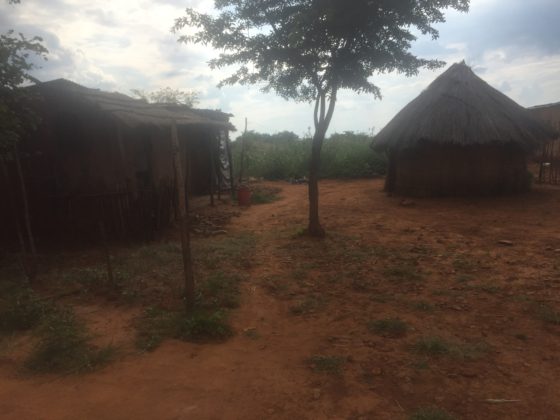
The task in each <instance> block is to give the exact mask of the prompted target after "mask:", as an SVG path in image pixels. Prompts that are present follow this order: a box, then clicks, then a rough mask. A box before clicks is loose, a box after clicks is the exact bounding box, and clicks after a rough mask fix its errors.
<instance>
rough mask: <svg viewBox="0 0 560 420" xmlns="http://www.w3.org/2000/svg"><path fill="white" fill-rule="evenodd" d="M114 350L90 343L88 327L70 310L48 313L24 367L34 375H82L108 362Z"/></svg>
mask: <svg viewBox="0 0 560 420" xmlns="http://www.w3.org/2000/svg"><path fill="white" fill-rule="evenodd" d="M113 354H114V348H112V347H111V346H107V347H104V348H101V349H97V348H95V347H94V346H92V345H90V344H89V337H88V335H87V332H86V329H85V326H84V325H83V324H81V323H80V322H79V321H78V320H77V319H76V317H75V316H74V313H73V312H72V311H71V310H68V309H64V310H63V309H58V310H55V311H53V312H52V313H50V314H48V315H47V316H46V317H45V319H44V320H43V322H42V324H41V326H40V329H39V341H38V343H37V344H36V346H35V348H34V349H33V351H32V352H31V354H30V355H29V357H28V359H27V361H26V362H25V366H26V367H27V368H28V369H29V370H30V371H32V372H35V373H64V374H68V373H81V372H88V371H92V370H94V369H96V368H98V367H101V366H103V365H105V364H106V363H108V362H109V361H110V360H111V358H112V356H113Z"/></svg>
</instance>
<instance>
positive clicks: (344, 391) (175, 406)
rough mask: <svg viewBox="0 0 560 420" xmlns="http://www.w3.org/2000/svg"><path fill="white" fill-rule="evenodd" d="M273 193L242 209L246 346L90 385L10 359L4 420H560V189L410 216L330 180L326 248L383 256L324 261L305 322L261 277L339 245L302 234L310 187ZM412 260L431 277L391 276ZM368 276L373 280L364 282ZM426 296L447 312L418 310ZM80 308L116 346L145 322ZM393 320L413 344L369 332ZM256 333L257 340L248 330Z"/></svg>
mask: <svg viewBox="0 0 560 420" xmlns="http://www.w3.org/2000/svg"><path fill="white" fill-rule="evenodd" d="M274 185H275V186H280V187H281V188H282V190H283V191H282V193H281V197H282V198H281V200H279V201H277V202H274V203H271V204H266V205H260V206H252V207H250V208H249V209H247V210H243V211H242V214H241V216H240V217H239V218H236V219H234V220H233V221H232V224H231V226H229V228H228V229H229V230H230V231H247V230H249V231H253V232H255V234H256V235H257V238H258V245H257V250H256V253H255V255H254V257H253V259H254V261H255V264H254V266H253V267H252V268H251V269H249V270H248V274H249V277H250V278H249V280H247V281H246V282H245V283H244V284H243V298H242V303H241V307H240V308H239V309H237V310H235V311H234V313H233V325H234V327H235V329H236V331H237V332H238V333H237V334H236V336H235V337H233V338H232V339H231V340H229V341H227V342H226V343H223V344H212V345H210V344H189V343H183V342H179V341H174V340H170V341H167V342H165V343H164V344H163V345H162V346H161V347H160V348H158V349H157V350H156V351H154V352H153V353H148V354H134V353H133V352H125V353H128V354H126V355H124V356H122V357H121V359H120V360H116V361H114V362H113V363H112V364H111V365H109V366H108V367H106V368H105V369H103V370H101V371H99V372H96V373H92V374H87V375H82V376H65V377H54V376H38V377H31V378H29V377H21V376H20V375H19V374H18V373H17V370H16V369H15V368H14V367H13V361H12V360H11V359H9V358H6V357H3V355H2V353H0V418H2V419H18V420H22V419H109V418H110V419H132V418H135V419H221V418H228V419H265V418H266V419H268V418H278V419H284V418H285V419H296V418H308V419H321V418H332V419H339V418H340V419H352V418H356V419H357V418H363V419H401V418H402V419H406V418H407V416H408V415H410V413H413V412H414V411H415V410H416V409H418V408H419V407H424V406H438V407H441V408H444V409H446V410H447V411H449V412H450V413H453V414H454V415H455V416H456V417H458V418H464V419H522V418H533V419H537V418H538V419H553V418H558V417H559V414H558V413H559V412H560V385H559V382H558V381H557V378H558V377H559V375H560V364H559V356H558V355H559V354H560V353H559V350H560V335H559V333H560V326H558V325H554V324H553V323H545V322H544V321H543V320H542V319H539V317H538V316H537V315H536V312H535V311H536V310H535V308H536V307H537V306H538V304H539V303H546V304H547V305H549V306H551V307H555V306H556V308H558V309H560V306H559V305H560V304H559V299H560V298H559V296H558V293H557V292H558V288H559V287H560V273H559V269H560V252H559V250H560V231H559V230H558V223H557V220H556V218H555V215H556V211H557V209H558V208H559V205H560V190H557V189H552V188H545V187H539V188H536V189H535V191H533V192H532V193H530V194H526V195H521V196H515V197H501V198H487V199H472V200H470V199H421V200H420V199H418V200H414V203H405V204H410V205H401V199H399V198H395V197H387V196H385V195H384V194H383V193H382V192H381V187H382V184H381V181H370V180H367V181H366V180H364V181H352V182H339V181H325V182H322V184H321V212H322V221H323V223H324V226H325V228H326V230H327V232H328V233H329V237H328V238H327V239H326V241H329V240H330V239H329V238H331V239H332V238H333V237H337V235H338V236H339V237H340V238H342V239H339V240H341V241H346V240H348V241H350V242H351V243H352V244H354V245H356V244H357V245H356V246H359V247H360V248H359V249H358V248H356V250H357V251H356V252H358V251H359V252H362V251H363V250H368V249H371V250H376V249H379V248H380V247H384V249H385V251H384V252H382V253H378V254H375V253H373V254H367V255H368V257H367V258H365V259H363V257H359V258H361V259H359V260H358V262H357V263H356V264H360V269H359V270H357V271H355V272H354V271H353V269H354V267H353V264H354V263H353V262H352V261H354V260H352V258H353V255H354V254H352V252H354V250H353V249H350V251H347V253H346V254H344V255H342V256H339V257H336V258H338V259H336V260H333V261H330V262H329V261H328V260H326V261H323V263H324V264H323V265H319V266H317V265H316V264H315V265H313V264H311V265H310V266H309V267H307V268H306V270H307V271H308V273H307V274H306V276H305V277H306V279H305V280H304V284H303V286H299V288H298V289H297V291H298V294H299V293H301V294H302V296H303V293H307V294H309V293H311V294H313V295H322V296H323V297H324V299H325V304H324V305H323V306H321V307H318V308H316V309H315V310H312V311H309V312H308V313H306V314H303V315H294V314H293V313H291V311H290V307H292V306H293V305H294V302H296V301H297V299H298V298H300V297H301V296H299V295H298V294H293V293H292V294H287V295H285V296H278V295H275V294H274V293H271V292H270V291H268V290H267V289H266V288H265V287H264V286H263V279H266V278H269V277H270V276H273V275H277V276H282V277H283V278H288V279H289V278H291V277H290V276H292V275H293V272H294V270H295V269H296V268H298V267H299V268H301V267H302V266H303V265H302V264H304V263H305V260H306V255H309V254H306V252H307V253H310V252H311V253H314V252H323V250H324V249H325V246H324V244H323V242H321V241H314V240H309V239H306V238H302V237H292V236H291V235H290V234H289V232H293V233H295V232H296V230H297V229H298V228H301V227H304V226H305V220H306V211H307V208H306V194H307V189H306V186H303V185H288V184H274ZM286 232H288V234H287V233H286ZM501 240H507V241H511V242H512V246H504V245H501V244H499V243H498V242H499V241H501ZM354 245H352V246H354ZM300 248H301V252H300V251H299V250H300ZM332 251H333V249H332V248H331V249H330V252H332ZM399 253H401V254H402V255H405V254H406V256H407V258H412V257H413V258H414V267H415V269H416V270H417V271H418V272H420V273H422V276H423V279H422V280H421V281H416V282H409V281H404V282H400V281H391V280H390V279H389V278H388V277H387V275H385V274H383V273H387V272H388V271H387V270H388V269H391V267H393V268H394V266H395V264H396V265H398V264H400V263H399V261H401V260H399ZM329 255H330V254H329ZM391 264H393V265H391ZM463 271H464V272H465V273H468V278H467V276H466V274H464V273H463ZM349 273H350V274H349ZM325 276H331V277H332V276H334V278H335V280H334V281H332V282H326V281H325V280H324V279H325V278H326V277H325ZM345 276H346V277H345ZM348 276H349V278H348ZM461 276H463V277H461ZM362 277H363V281H364V282H366V283H367V284H366V285H365V286H364V287H361V286H363V285H360V284H358V286H359V287H357V286H356V285H355V283H354V282H355V280H356V279H358V278H360V279H362ZM337 278H340V279H341V280H340V281H336V279H337ZM352 284H354V286H352ZM294 290H295V289H294ZM418 301H424V302H427V303H429V304H431V305H432V306H433V310H431V311H420V310H418V308H415V307H414V303H415V302H418ZM80 311H81V312H80ZM78 313H79V314H82V315H84V316H87V317H88V319H90V320H91V327H92V328H93V330H94V331H98V332H99V333H100V334H102V337H103V340H108V341H114V342H115V344H117V345H121V346H123V347H125V348H126V346H127V345H128V346H129V347H130V341H131V336H132V335H133V330H132V328H131V321H132V319H133V318H134V316H135V314H136V313H137V312H135V311H133V310H123V309H119V308H115V307H107V306H102V307H96V306H91V307H81V308H79V309H78ZM88 314H89V315H88ZM388 317H392V318H394V317H399V318H401V319H402V320H404V321H406V323H407V324H408V325H409V331H408V332H407V333H406V334H405V335H404V336H403V337H400V338H386V337H381V336H378V335H375V334H374V333H372V332H370V331H368V328H367V322H368V321H370V320H376V319H381V318H388ZM251 328H254V329H255V331H257V332H258V335H259V337H258V338H256V339H252V338H250V337H249V336H248V335H247V334H244V333H243V331H244V330H246V329H251ZM422 336H440V337H444V338H445V339H447V340H449V341H451V342H456V343H479V342H484V343H485V345H486V347H487V350H485V351H484V352H483V354H481V355H479V356H478V357H473V358H472V359H473V360H471V358H470V357H464V358H460V357H454V356H440V357H431V356H420V355H418V354H417V353H415V352H414V351H413V350H411V346H412V345H413V344H414V343H415V342H416V341H417V340H418V339H419V338H420V337H422ZM107 337H109V339H108V338H107ZM127 343H128V344H127ZM317 354H325V355H339V356H343V357H345V358H347V363H345V365H344V366H343V368H342V373H341V374H340V375H329V374H325V373H316V372H313V371H312V370H311V369H310V367H309V364H308V363H306V360H307V359H308V358H310V357H311V356H313V355H317ZM490 399H493V400H496V399H502V400H516V401H515V402H501V403H496V402H495V401H494V402H490V401H488V400H490Z"/></svg>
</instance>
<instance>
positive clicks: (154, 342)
mask: <svg viewBox="0 0 560 420" xmlns="http://www.w3.org/2000/svg"><path fill="white" fill-rule="evenodd" d="M136 329H137V336H136V347H138V348H139V349H140V350H142V351H153V350H155V349H156V348H157V347H159V345H160V344H161V343H162V342H163V341H164V340H165V339H168V338H176V339H179V340H183V341H194V342H201V341H222V340H225V339H227V338H229V337H231V336H232V335H233V329H232V328H231V326H230V325H229V324H228V323H227V315H226V313H225V312H224V311H220V310H218V311H211V310H208V309H200V308H199V309H197V310H195V311H194V312H193V313H190V314H189V313H186V312H184V311H166V310H163V309H159V308H148V309H147V310H146V311H145V312H144V315H143V316H142V318H141V319H139V320H138V322H137V324H136Z"/></svg>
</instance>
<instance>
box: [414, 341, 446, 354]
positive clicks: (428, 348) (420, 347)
mask: <svg viewBox="0 0 560 420" xmlns="http://www.w3.org/2000/svg"><path fill="white" fill-rule="evenodd" d="M413 350H414V351H415V352H416V353H418V354H422V355H425V356H442V355H446V354H449V353H450V352H451V345H450V344H449V343H448V342H447V341H445V340H444V339H442V338H440V337H437V336H433V337H422V338H420V339H419V340H418V341H417V342H416V343H415V344H414V345H413Z"/></svg>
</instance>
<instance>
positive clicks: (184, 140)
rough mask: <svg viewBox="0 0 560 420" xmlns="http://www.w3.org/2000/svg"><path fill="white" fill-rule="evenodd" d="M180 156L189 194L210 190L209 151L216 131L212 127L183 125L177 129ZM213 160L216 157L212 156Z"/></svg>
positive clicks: (198, 193)
mask: <svg viewBox="0 0 560 420" xmlns="http://www.w3.org/2000/svg"><path fill="white" fill-rule="evenodd" d="M179 135H180V137H179V141H180V145H181V150H182V153H181V156H182V158H184V159H186V160H185V161H184V170H185V172H184V173H185V174H186V179H187V190H188V194H189V195H204V194H208V193H209V192H210V180H211V175H210V170H211V158H210V152H211V150H212V146H213V144H214V141H213V140H214V139H215V135H216V133H215V132H214V130H213V129H208V128H195V127H184V128H182V129H181V130H180V131H179ZM214 158H215V160H217V157H216V156H214Z"/></svg>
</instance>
